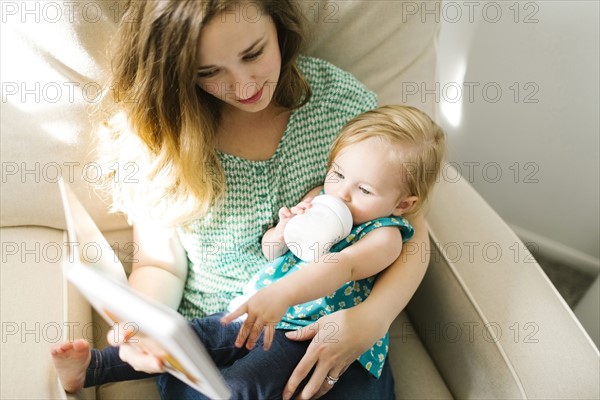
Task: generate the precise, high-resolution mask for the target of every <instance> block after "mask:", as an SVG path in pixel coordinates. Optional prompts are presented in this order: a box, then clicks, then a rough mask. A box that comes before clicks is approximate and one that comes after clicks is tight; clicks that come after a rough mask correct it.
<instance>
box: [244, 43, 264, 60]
mask: <svg viewBox="0 0 600 400" xmlns="http://www.w3.org/2000/svg"><path fill="white" fill-rule="evenodd" d="M264 51H265V48H264V46H263V47H261V48H260V49H258V50H257V51H255V52H254V53H250V54H246V55H245V56H244V57H242V60H244V61H254V60H256V59H258V58H259V57H260V56H261V55H262V54H263V53H264Z"/></svg>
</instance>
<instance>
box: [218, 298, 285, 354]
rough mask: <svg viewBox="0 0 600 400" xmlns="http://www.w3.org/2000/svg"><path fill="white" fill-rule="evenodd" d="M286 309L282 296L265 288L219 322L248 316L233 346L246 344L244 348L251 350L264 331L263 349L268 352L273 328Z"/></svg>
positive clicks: (226, 322) (228, 321)
mask: <svg viewBox="0 0 600 400" xmlns="http://www.w3.org/2000/svg"><path fill="white" fill-rule="evenodd" d="M270 289H271V290H270ZM288 308H289V306H288V305H287V301H285V300H284V298H283V296H280V295H278V294H277V290H276V289H274V288H271V287H267V288H264V289H262V290H259V291H258V292H257V293H256V294H255V295H253V296H252V297H250V299H248V301H247V302H245V303H244V304H242V305H241V306H240V307H238V308H237V309H236V310H235V311H233V312H231V313H229V314H227V315H226V316H224V317H223V318H222V319H221V322H222V323H224V324H228V323H230V322H232V321H233V320H235V319H236V318H238V317H240V316H242V315H244V314H248V315H247V317H246V320H245V321H244V323H243V324H242V326H241V328H240V332H239V334H238V336H237V338H236V340H235V346H236V347H242V346H243V345H244V343H246V348H247V349H248V350H252V349H253V348H254V345H255V344H256V342H257V341H258V339H259V338H260V335H261V333H262V332H263V330H264V332H265V336H264V340H263V348H264V349H265V350H269V348H271V344H272V343H273V336H274V334H275V327H276V326H277V324H278V323H279V321H281V318H282V317H283V315H284V314H285V312H286V311H287V309H288Z"/></svg>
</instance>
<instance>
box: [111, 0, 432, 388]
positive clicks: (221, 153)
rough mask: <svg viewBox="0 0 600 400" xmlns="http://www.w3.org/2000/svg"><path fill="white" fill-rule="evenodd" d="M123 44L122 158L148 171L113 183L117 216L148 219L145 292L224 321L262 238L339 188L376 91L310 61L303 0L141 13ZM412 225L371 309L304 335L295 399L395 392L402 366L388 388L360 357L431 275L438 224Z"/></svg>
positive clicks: (139, 268)
mask: <svg viewBox="0 0 600 400" xmlns="http://www.w3.org/2000/svg"><path fill="white" fill-rule="evenodd" d="M118 37H119V44H118V51H117V54H116V57H115V65H114V74H113V77H114V79H113V85H112V90H113V94H114V100H115V104H116V107H117V108H118V110H117V112H115V117H114V118H112V120H111V123H110V126H111V128H112V129H111V131H112V132H114V133H113V136H112V140H111V142H110V144H111V149H110V154H111V155H113V156H114V157H113V160H112V161H113V162H114V161H117V162H118V163H119V164H117V165H121V166H126V165H131V164H130V163H131V162H135V165H136V166H137V167H138V168H139V170H138V171H137V173H136V174H135V176H134V179H129V180H125V179H123V180H118V179H114V177H113V179H114V180H115V181H116V184H115V187H114V192H113V197H114V207H115V209H118V210H121V211H124V212H126V213H127V214H128V216H129V217H130V219H131V220H132V221H133V223H134V238H135V241H136V243H137V244H138V245H139V252H138V253H137V255H136V262H135V263H134V266H133V272H132V274H131V276H130V284H131V285H132V286H133V287H135V288H136V289H137V290H140V291H142V292H144V293H146V294H148V295H150V296H152V297H154V298H156V299H157V300H159V301H161V302H163V303H165V304H167V305H169V306H171V307H173V308H177V307H178V310H179V311H180V312H181V313H182V314H183V315H184V316H186V317H188V318H191V317H196V316H204V315H206V314H210V313H213V312H218V311H223V310H225V308H226V306H227V304H228V302H229V301H230V300H231V299H232V298H233V297H234V296H235V295H237V294H239V293H241V290H242V286H243V285H244V284H245V283H246V282H247V281H248V280H249V278H250V277H251V276H252V275H253V274H254V273H256V272H257V270H258V268H259V267H260V266H261V265H262V264H263V263H264V261H265V259H264V258H263V256H262V254H261V241H260V238H261V237H262V235H263V234H264V233H265V231H266V230H267V229H269V228H270V227H272V226H274V225H275V224H276V222H277V212H278V210H279V209H280V208H281V207H282V206H284V205H286V204H295V203H297V202H298V200H300V199H301V198H302V197H303V196H304V195H305V194H306V193H307V192H308V191H309V190H310V189H311V188H313V187H315V186H316V185H317V184H319V183H320V182H321V181H322V180H323V179H324V177H325V173H326V167H327V153H328V150H329V146H330V144H331V142H332V141H333V139H334V138H335V135H336V134H337V132H338V131H339V130H340V128H341V126H342V125H343V124H344V123H345V122H347V121H348V120H350V119H351V118H352V117H354V116H355V115H358V114H359V113H361V112H363V111H366V110H368V109H372V108H374V107H375V105H376V99H375V96H374V95H373V93H371V92H369V91H368V90H367V89H366V88H365V87H364V86H363V85H361V84H360V83H359V82H358V81H356V79H354V78H353V77H352V76H350V75H349V74H347V73H344V72H343V71H340V70H339V69H337V68H335V67H334V66H332V65H331V64H328V63H327V62H324V61H322V60H316V59H312V58H306V57H300V56H299V53H300V51H301V48H302V44H303V41H304V34H303V26H302V16H301V13H300V11H299V10H298V9H297V8H296V6H295V5H294V4H293V2H291V1H281V0H272V1H267V0H266V1H260V2H257V1H231V0H230V1H227V0H223V1H194V0H190V1H184V0H174V1H140V2H132V3H131V4H130V6H129V8H128V10H127V12H126V14H125V15H124V17H123V22H122V24H121V27H120V32H119V35H118ZM111 165H114V164H111ZM120 176H124V175H120ZM410 222H411V224H412V225H413V226H414V227H415V231H416V232H418V234H417V235H415V237H413V239H412V240H411V241H410V242H408V243H406V245H405V246H404V248H403V250H402V253H401V255H400V257H399V258H398V260H396V262H395V263H394V264H392V265H391V266H390V267H388V268H387V269H386V270H385V271H384V272H382V273H381V274H380V276H379V279H378V280H377V282H376V285H375V287H374V290H373V291H372V293H371V295H370V296H369V297H368V299H367V300H366V301H365V302H363V303H361V304H360V305H358V306H356V307H353V308H351V309H347V310H343V311H338V312H335V313H333V314H331V315H329V316H326V317H323V318H322V319H321V320H320V321H319V323H318V325H314V326H309V327H306V328H304V329H302V330H301V331H300V332H299V333H298V335H296V336H295V338H294V340H309V339H311V338H314V339H313V341H312V342H311V344H310V346H309V347H308V350H307V352H306V355H305V356H304V358H303V359H302V361H301V362H300V363H299V364H298V366H297V367H296V370H295V371H294V373H293V374H292V376H291V377H290V379H289V381H288V384H287V386H286V390H285V391H284V393H283V396H284V398H289V397H290V396H291V394H292V393H294V392H295V390H296V389H297V388H298V387H299V386H300V383H301V382H302V381H303V379H304V378H306V377H310V378H309V380H308V383H306V385H305V386H304V389H303V390H302V393H301V395H300V397H301V398H311V397H318V396H321V395H324V394H327V397H331V398H361V399H366V398H377V399H381V398H392V397H393V378H392V375H391V371H390V367H389V362H386V365H385V367H384V371H383V373H382V376H381V378H380V379H374V378H372V377H371V376H369V374H368V373H365V371H364V370H363V369H362V368H361V366H360V365H359V364H358V363H357V362H356V359H357V358H358V356H359V355H360V354H362V353H363V352H364V351H365V350H367V349H368V348H370V347H371V346H372V345H373V343H374V342H375V341H376V340H378V339H379V338H381V337H382V336H383V335H384V334H385V333H386V332H387V330H388V328H389V326H390V324H391V323H392V321H393V320H394V318H395V317H396V316H397V314H398V313H399V312H400V311H401V310H402V309H403V308H404V306H405V305H406V303H407V302H408V300H409V299H410V297H411V296H412V294H413V293H414V291H415V290H416V287H417V286H418V284H419V283H420V281H421V279H422V277H423V274H424V272H425V269H426V265H427V257H426V255H427V254H428V252H427V251H426V248H425V246H427V245H428V238H427V227H426V223H425V221H424V218H423V216H422V215H417V216H415V217H414V218H411V220H410ZM417 250H418V251H417ZM332 327H335V328H336V329H335V332H332ZM359 333H360V334H359ZM332 334H333V335H332ZM110 336H111V337H112V335H110ZM326 338H329V339H333V340H324V339H326ZM120 349H121V350H120V355H121V358H123V359H124V360H125V361H128V362H129V363H130V364H131V365H132V366H134V367H135V368H136V369H139V370H144V371H147V372H157V371H160V370H161V366H160V365H158V362H157V359H156V358H154V357H153V356H152V355H150V354H142V353H140V352H139V351H137V350H135V349H134V348H132V347H130V346H127V345H122V346H121V348H120ZM313 368H314V370H313ZM311 371H312V373H311ZM309 373H310V374H309ZM326 377H328V379H326ZM331 378H333V379H331ZM336 379H339V382H337V383H335V380H336ZM334 383H335V385H334ZM182 385H183V384H182V383H179V381H177V380H176V379H174V378H172V379H171V378H168V377H166V378H164V379H163V378H161V387H162V391H163V394H165V395H166V396H172V397H175V396H176V397H178V398H179V397H180V396H186V397H187V396H189V397H190V398H193V396H194V393H192V391H191V389H190V390H187V389H186V387H182Z"/></svg>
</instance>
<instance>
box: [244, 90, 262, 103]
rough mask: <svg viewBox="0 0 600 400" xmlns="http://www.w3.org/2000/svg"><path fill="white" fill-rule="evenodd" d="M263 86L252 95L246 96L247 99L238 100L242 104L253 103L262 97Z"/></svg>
mask: <svg viewBox="0 0 600 400" xmlns="http://www.w3.org/2000/svg"><path fill="white" fill-rule="evenodd" d="M263 88H264V86H263V87H262V88H260V90H259V91H258V92H256V94H254V96H252V97H248V98H247V99H244V100H238V101H239V102H240V103H242V104H254V103H256V102H258V101H259V100H260V99H261V97H262V94H263Z"/></svg>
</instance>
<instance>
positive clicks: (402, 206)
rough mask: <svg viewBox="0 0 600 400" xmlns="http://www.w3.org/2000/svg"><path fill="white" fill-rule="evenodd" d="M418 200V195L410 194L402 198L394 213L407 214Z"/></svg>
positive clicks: (396, 214)
mask: <svg viewBox="0 0 600 400" xmlns="http://www.w3.org/2000/svg"><path fill="white" fill-rule="evenodd" d="M417 201H419V198H418V197H417V196H408V197H405V198H403V199H401V200H400V201H399V202H398V204H396V208H394V212H393V215H395V216H400V215H402V214H406V213H407V212H409V211H410V210H411V209H412V208H413V207H414V206H415V204H417Z"/></svg>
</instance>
